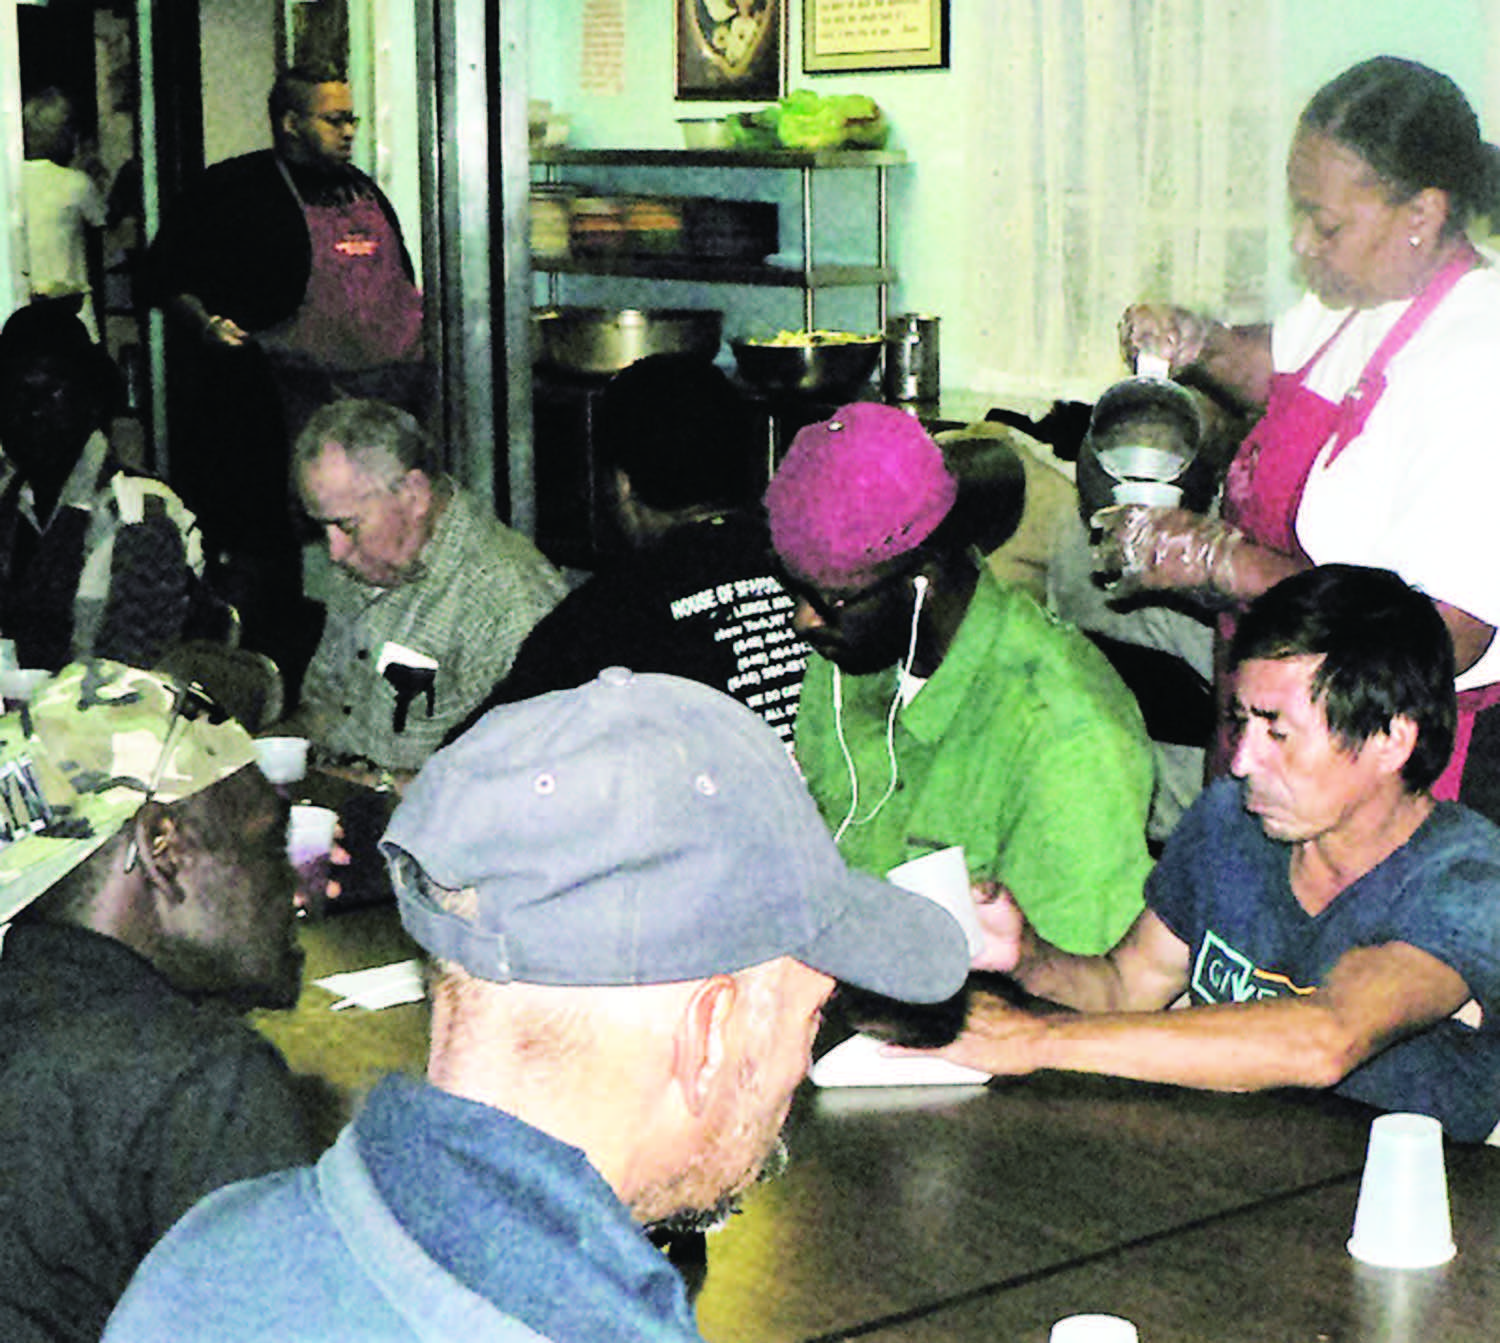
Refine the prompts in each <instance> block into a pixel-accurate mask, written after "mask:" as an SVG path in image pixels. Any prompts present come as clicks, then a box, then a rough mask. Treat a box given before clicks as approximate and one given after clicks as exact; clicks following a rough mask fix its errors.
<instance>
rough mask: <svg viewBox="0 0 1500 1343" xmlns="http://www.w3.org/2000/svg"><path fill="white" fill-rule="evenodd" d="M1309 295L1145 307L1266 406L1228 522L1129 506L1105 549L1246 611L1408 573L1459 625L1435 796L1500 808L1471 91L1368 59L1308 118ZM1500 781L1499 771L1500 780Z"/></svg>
mask: <svg viewBox="0 0 1500 1343" xmlns="http://www.w3.org/2000/svg"><path fill="white" fill-rule="evenodd" d="M1287 180H1288V187H1289V191H1290V195H1291V203H1292V206H1293V211H1294V219H1295V233H1294V240H1293V246H1294V250H1295V252H1296V255H1297V259H1298V262H1299V265H1300V267H1301V271H1302V274H1303V277H1304V279H1305V281H1306V284H1307V287H1308V290H1309V292H1308V294H1307V295H1306V296H1305V297H1304V298H1303V299H1302V300H1301V301H1300V302H1299V303H1298V304H1297V305H1295V306H1294V307H1293V308H1292V309H1291V310H1290V311H1289V312H1288V313H1286V314H1284V315H1283V316H1282V317H1281V318H1280V319H1278V321H1277V322H1276V323H1275V325H1274V326H1259V327H1233V328H1231V327H1226V326H1223V325H1220V324H1218V323H1215V322H1211V321H1209V320H1207V319H1205V318H1202V317H1200V316H1198V315H1196V314H1193V313H1189V312H1186V311H1184V310H1182V309H1179V308H1171V307H1164V306H1154V305H1138V306H1136V307H1132V308H1131V309H1129V310H1127V312H1126V314H1125V317H1124V319H1123V320H1122V322H1121V342H1122V346H1123V347H1124V350H1125V353H1126V356H1127V358H1129V359H1132V360H1133V359H1134V357H1135V356H1136V355H1137V354H1139V353H1142V352H1145V353H1149V354H1153V355H1157V356H1161V357H1165V358H1167V359H1168V360H1169V361H1170V363H1171V366H1172V369H1173V371H1174V372H1175V371H1178V370H1181V369H1185V368H1188V367H1189V366H1192V367H1194V368H1196V369H1197V370H1198V371H1200V372H1202V373H1204V374H1206V375H1207V376H1209V377H1210V378H1212V379H1213V380H1214V381H1215V382H1217V383H1218V384H1219V385H1220V386H1221V387H1222V388H1223V389H1224V390H1225V391H1226V392H1228V393H1229V394H1230V395H1232V396H1235V397H1237V398H1239V399H1241V400H1243V401H1244V402H1246V403H1248V404H1251V405H1263V406H1264V407H1265V412H1264V414H1263V416H1262V418H1261V419H1260V421H1259V423H1258V424H1257V425H1256V427H1255V429H1254V430H1253V431H1252V432H1251V434H1250V435H1249V436H1248V437H1247V438H1246V440H1245V442H1244V444H1243V445H1242V446H1241V448H1240V450H1239V453H1238V454H1237V455H1236V457H1235V459H1234V461H1233V462H1232V463H1231V465H1230V468H1229V472H1228V476H1227V478H1226V480H1225V485H1224V497H1223V508H1222V517H1221V518H1205V517H1201V516H1198V515H1195V514H1191V513H1188V512H1185V511H1183V510H1178V509H1171V510H1168V509H1138V508H1132V509H1122V510H1118V511H1117V512H1116V514H1115V516H1114V517H1113V518H1112V519H1111V520H1110V522H1109V526H1108V529H1107V533H1106V536H1105V540H1104V542H1103V544H1104V546H1105V548H1106V549H1107V550H1108V551H1109V552H1110V555H1111V558H1112V559H1113V560H1114V561H1117V562H1118V563H1119V564H1121V565H1123V568H1124V571H1125V573H1126V575H1127V579H1128V581H1129V582H1131V583H1132V584H1134V585H1135V586H1137V587H1142V588H1148V589H1156V590H1188V591H1197V592H1207V593H1209V594H1210V595H1211V596H1212V597H1213V598H1216V599H1217V600H1218V601H1219V602H1220V604H1221V605H1223V606H1225V607H1227V608H1228V611H1227V619H1228V620H1229V621H1232V618H1233V612H1234V609H1235V607H1236V606H1238V605H1242V604H1243V603H1245V602H1247V601H1249V600H1251V599H1252V598H1254V597H1256V596H1258V595H1259V594H1260V593H1261V592H1264V591H1265V590H1266V589H1267V588H1269V587H1270V586H1272V585H1273V584H1274V583H1276V582H1278V581H1279V580H1280V579H1282V578H1284V577H1286V576H1287V575H1289V574H1292V573H1295V572H1297V571H1298V570H1301V569H1304V568H1307V567H1309V566H1310V565H1313V564H1318V563H1331V562H1344V563H1353V564H1366V565H1371V566H1374V567H1380V568H1388V569H1393V570H1395V571H1396V572H1397V573H1399V574H1401V576H1402V577H1404V578H1405V579H1406V580H1407V581H1408V582H1409V583H1412V584H1414V585H1415V586H1417V587H1418V588H1420V589H1421V590H1422V591H1424V592H1426V593H1427V594H1428V595H1429V596H1431V597H1432V599H1433V600H1434V602H1436V604H1437V606H1438V609H1439V611H1440V612H1441V614H1442V615H1443V618H1444V621H1445V623H1446V624H1447V625H1448V628H1449V632H1450V633H1451V635H1452V637H1453V643H1454V652H1455V658H1456V663H1457V670H1458V672H1459V678H1458V682H1457V684H1458V688H1459V691H1460V695H1459V724H1458V732H1457V735H1456V740H1455V746H1454V753H1453V759H1452V762H1451V763H1450V765H1449V768H1448V770H1447V771H1446V772H1445V774H1444V775H1443V777H1442V778H1441V779H1440V780H1439V781H1438V784H1437V785H1436V786H1435V787H1434V790H1433V791H1434V794H1435V795H1436V796H1438V797H1441V798H1454V797H1459V796H1460V795H1462V797H1463V800H1465V801H1468V802H1471V803H1472V804H1474V805H1476V806H1478V807H1479V809H1480V810H1483V811H1486V812H1487V813H1488V814H1490V815H1491V816H1492V817H1495V818H1497V819H1500V723H1496V724H1491V725H1489V726H1490V728H1491V729H1492V730H1493V731H1494V732H1495V742H1496V750H1495V752H1494V758H1493V759H1492V760H1491V761H1490V762H1489V765H1488V768H1486V761H1485V758H1484V757H1485V756H1486V755H1488V754H1490V753H1489V752H1487V751H1485V750H1484V749H1482V748H1481V747H1476V746H1475V733H1476V730H1478V731H1479V733H1480V739H1481V741H1482V740H1483V737H1484V736H1485V735H1487V733H1486V726H1485V722H1484V717H1490V718H1495V719H1500V713H1497V714H1494V715H1487V716H1481V714H1482V711H1483V710H1484V709H1486V708H1488V707H1489V706H1490V705H1491V704H1496V703H1500V647H1497V646H1496V645H1497V643H1500V641H1497V640H1495V639H1494V633H1495V626H1496V625H1497V624H1500V563H1497V562H1496V557H1495V555H1494V550H1493V546H1492V543H1491V537H1492V535H1493V533H1494V530H1495V527H1494V520H1493V514H1494V509H1495V507H1496V496H1495V495H1494V494H1491V493H1490V487H1491V486H1493V487H1494V488H1497V489H1500V419H1497V416H1496V414H1495V410H1494V407H1495V404H1496V397H1495V391H1496V390H1497V389H1500V276H1497V275H1496V272H1495V270H1494V269H1493V268H1492V267H1490V266H1489V265H1488V264H1487V263H1486V262H1485V261H1484V259H1483V258H1482V257H1481V256H1480V255H1479V253H1478V252H1477V251H1476V250H1475V249H1474V248H1473V247H1472V246H1471V244H1470V243H1469V241H1468V239H1467V237H1466V235H1465V231H1464V230H1465V227H1466V226H1467V225H1468V223H1469V222H1470V220H1471V219H1473V218H1474V217H1475V216H1476V215H1491V216H1492V217H1500V166H1497V152H1496V151H1495V150H1494V149H1493V148H1492V147H1491V146H1489V145H1487V144H1485V143H1484V142H1483V140H1482V139H1481V138H1480V135H1479V128H1478V123H1477V121H1476V119H1475V116H1474V113H1473V111H1472V110H1471V109H1470V107H1469V105H1468V103H1467V101H1466V100H1465V99H1464V96H1463V94H1462V93H1461V92H1460V91H1459V90H1458V88H1457V87H1456V86H1455V85H1454V84H1453V83H1452V82H1451V81H1450V80H1448V79H1447V78H1445V77H1444V76H1442V75H1440V74H1438V73H1437V72H1436V71H1433V70H1430V69H1428V68H1427V67H1425V66H1422V65H1418V64H1416V63H1415V62H1411V61H1404V60H1397V59H1395V58H1392V57H1378V58H1376V59H1374V60H1370V61H1365V62H1363V63H1361V64H1359V65H1356V66H1354V67H1352V68H1351V69H1349V70H1347V71H1345V72H1344V73H1343V74H1342V75H1340V76H1338V77H1337V78H1336V79H1334V80H1333V81H1332V82H1331V83H1329V84H1328V85H1326V86H1325V87H1324V88H1323V89H1322V90H1320V91H1319V92H1318V93H1317V94H1316V95H1315V96H1314V97H1313V99H1312V101H1311V102H1310V103H1309V104H1308V106H1307V108H1306V109H1305V110H1304V112H1303V114H1302V117H1301V119H1300V121H1299V123H1298V127H1297V133H1296V136H1295V138H1294V140H1293V143H1292V149H1291V155H1290V158H1289V161H1288V168H1287ZM1488 774H1493V775H1495V776H1496V777H1494V778H1487V777H1486V775H1488Z"/></svg>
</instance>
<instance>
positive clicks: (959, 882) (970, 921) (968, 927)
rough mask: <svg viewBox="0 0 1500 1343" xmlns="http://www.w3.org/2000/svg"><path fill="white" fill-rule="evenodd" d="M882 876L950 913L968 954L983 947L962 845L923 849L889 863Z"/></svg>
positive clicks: (972, 954)
mask: <svg viewBox="0 0 1500 1343" xmlns="http://www.w3.org/2000/svg"><path fill="white" fill-rule="evenodd" d="M885 879H886V880H887V881H889V882H894V883H895V884H896V885H897V886H899V887H901V888H902V890H906V891H911V892H912V893H913V894H915V895H925V896H926V897H927V898H928V899H929V900H931V901H933V902H934V903H935V904H939V905H941V906H942V907H943V908H944V909H946V910H947V911H948V913H950V914H951V915H953V917H954V918H955V919H957V920H958V925H959V927H960V928H962V929H963V930H964V937H965V939H966V940H967V941H968V943H969V955H970V956H977V955H978V954H979V953H980V951H981V950H983V948H984V933H983V931H982V930H981V929H980V927H979V912H978V910H976V909H975V908H974V894H973V892H972V891H971V890H970V889H969V864H968V862H967V861H966V860H965V858H964V850H963V845H961V844H955V845H953V846H952V847H950V848H946V849H939V850H938V851H937V852H936V853H924V854H923V855H922V856H921V857H920V858H913V859H911V860H910V861H909V862H905V863H902V864H901V865H900V866H899V867H893V868H892V869H891V870H890V871H889V872H887V873H886V874H885Z"/></svg>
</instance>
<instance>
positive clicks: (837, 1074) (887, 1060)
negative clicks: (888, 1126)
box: [808, 1035, 990, 1087]
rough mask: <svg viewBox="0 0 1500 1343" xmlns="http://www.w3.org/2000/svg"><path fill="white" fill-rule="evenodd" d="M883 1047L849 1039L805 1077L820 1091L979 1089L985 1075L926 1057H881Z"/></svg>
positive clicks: (872, 1041)
mask: <svg viewBox="0 0 1500 1343" xmlns="http://www.w3.org/2000/svg"><path fill="white" fill-rule="evenodd" d="M883 1048H884V1043H883V1042H882V1041H880V1040H877V1039H875V1038H874V1036H871V1035H853V1036H850V1038H849V1039H847V1040H845V1041H844V1042H843V1044H841V1045H837V1046H836V1047H835V1048H833V1049H830V1050H829V1051H828V1052H827V1053H826V1054H824V1055H823V1057H822V1058H820V1059H819V1060H818V1061H817V1062H816V1063H815V1064H813V1066H812V1071H811V1072H810V1073H809V1074H808V1076H809V1077H811V1078H812V1080H813V1085H814V1086H820V1087H930V1086H983V1085H984V1084H985V1083H986V1082H988V1081H989V1080H990V1075H989V1074H988V1073H982V1072H979V1071H977V1070H975V1069H973V1068H965V1067H963V1066H962V1065H961V1064H957V1063H949V1062H948V1060H947V1059H938V1058H932V1057H931V1056H929V1055H916V1054H906V1055H903V1054H896V1055H889V1054H882V1053H881V1052H880V1051H881V1050H882V1049H883Z"/></svg>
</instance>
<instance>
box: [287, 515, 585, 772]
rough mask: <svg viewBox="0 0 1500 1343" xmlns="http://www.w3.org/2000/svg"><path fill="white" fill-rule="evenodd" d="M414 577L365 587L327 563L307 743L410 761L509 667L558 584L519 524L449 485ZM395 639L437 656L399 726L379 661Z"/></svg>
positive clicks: (394, 762) (399, 766)
mask: <svg viewBox="0 0 1500 1343" xmlns="http://www.w3.org/2000/svg"><path fill="white" fill-rule="evenodd" d="M421 564H422V571H421V573H420V575H419V576H418V577H416V578H414V579H413V580H412V581H410V582H408V583H403V584H401V585H399V586H398V587H392V588H375V587H371V586H370V585H369V584H368V583H364V582H361V581H360V580H359V579H357V578H354V577H353V576H352V575H350V574H348V573H345V572H344V571H342V570H336V571H335V573H334V575H333V577H332V585H331V589H330V592H329V598H328V617H327V621H326V622H325V624H324V628H323V639H322V642H321V643H320V644H319V645H318V649H317V652H316V653H314V655H313V659H312V662H311V664H310V665H309V666H308V669H307V676H306V678H305V680H304V682H303V690H302V708H303V711H304V712H305V713H306V714H307V715H308V716H309V718H310V722H311V724H312V726H311V733H312V736H313V739H314V741H315V742H316V743H317V745H318V746H319V747H320V748H321V749H322V750H323V751H325V752H327V753H328V754H330V755H334V756H363V757H364V758H365V759H367V760H369V761H371V762H373V763H374V764H375V765H377V766H379V767H380V768H382V769H390V770H415V769H419V768H421V766H422V764H423V763H424V762H425V761H426V759H427V757H428V756H429V755H431V754H432V752H433V751H434V750H436V749H437V747H438V745H439V744H440V743H441V741H442V739H443V737H444V736H445V735H446V734H447V732H448V731H449V730H450V729H451V728H453V727H455V726H456V725H457V724H458V723H460V722H462V721H463V719H464V718H465V717H466V716H467V715H468V713H469V711H470V710H471V709H473V708H474V707H475V705H477V704H478V703H479V702H480V701H481V700H482V699H483V698H484V697H485V695H486V694H488V692H489V691H490V689H491V687H493V686H494V684H495V683H496V682H497V681H498V680H499V679H500V678H501V677H502V676H504V675H505V673H506V672H507V671H508V670H509V668H510V664H511V662H512V660H513V659H514V658H515V655H516V650H517V649H518V648H519V647H520V646H521V641H522V640H523V639H524V638H525V637H526V635H527V634H528V633H529V632H530V630H531V627H532V626H533V625H535V624H536V623H537V621H539V620H540V619H541V618H542V617H543V616H544V615H546V614H547V612H548V611H550V610H551V609H552V608H553V607H554V606H556V605H557V603H558V601H559V600H560V599H561V598H562V596H563V593H564V592H565V591H566V586H565V584H564V583H563V579H562V576H561V575H560V574H559V573H558V572H557V570H556V569H554V568H553V567H552V565H551V564H549V563H548V562H547V560H546V559H545V558H544V557H543V555H542V554H541V552H540V551H538V550H537V549H536V547H535V546H533V545H532V544H531V542H530V541H528V540H527V539H526V538H525V537H524V536H522V535H521V534H520V533H519V532H514V531H512V530H511V529H510V528H508V527H506V526H504V525H503V524H502V523H500V522H499V521H498V520H496V519H494V518H486V517H484V516H482V515H481V514H480V512H479V510H477V509H476V508H475V506H474V504H473V502H472V501H471V500H470V499H469V498H468V497H467V496H466V495H465V494H464V493H463V492H462V491H460V490H455V491H454V492H453V495H452V497H451V498H450V499H449V502H448V506H447V508H446V509H445V510H444V512H443V515H442V517H441V519H440V520H439V521H438V525H437V530H436V531H435V532H434V533H433V535H432V538H431V539H430V540H429V541H428V543H427V545H426V547H425V548H424V550H423V552H422V557H421ZM388 644H399V645H401V646H402V647H403V648H405V649H409V650H411V651H412V652H415V653H418V654H421V655H422V656H424V657H426V658H430V659H432V660H433V661H435V662H436V663H437V670H436V672H435V674H434V676H433V682H432V692H431V693H432V698H431V708H430V709H429V702H428V698H427V695H426V693H425V692H423V693H418V694H416V695H415V696H413V697H412V698H411V699H410V700H409V702H408V703H407V704H406V714H405V722H404V724H402V726H401V730H400V731H397V729H396V724H397V719H398V707H399V706H398V695H397V690H396V687H395V686H394V685H393V684H392V682H391V681H390V680H389V679H387V677H386V676H384V675H383V674H382V673H381V671H380V670H379V665H380V661H381V653H382V651H384V650H386V646H387V645H388Z"/></svg>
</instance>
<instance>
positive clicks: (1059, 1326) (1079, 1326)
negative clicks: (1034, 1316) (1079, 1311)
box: [1047, 1315, 1141, 1343]
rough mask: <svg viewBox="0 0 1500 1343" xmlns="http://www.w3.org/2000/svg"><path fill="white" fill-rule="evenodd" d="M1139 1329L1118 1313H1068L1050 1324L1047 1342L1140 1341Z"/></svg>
mask: <svg viewBox="0 0 1500 1343" xmlns="http://www.w3.org/2000/svg"><path fill="white" fill-rule="evenodd" d="M1140 1337H1141V1335H1140V1331H1139V1330H1138V1329H1137V1328H1136V1327H1135V1325H1133V1324H1131V1322H1130V1321H1129V1320H1126V1319H1122V1318H1121V1317H1120V1316H1118V1315H1069V1316H1067V1317H1066V1318H1065V1319H1061V1320H1059V1321H1058V1322H1057V1323H1056V1324H1054V1325H1053V1326H1052V1332H1051V1333H1050V1334H1048V1335H1047V1339H1048V1343H1140Z"/></svg>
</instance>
